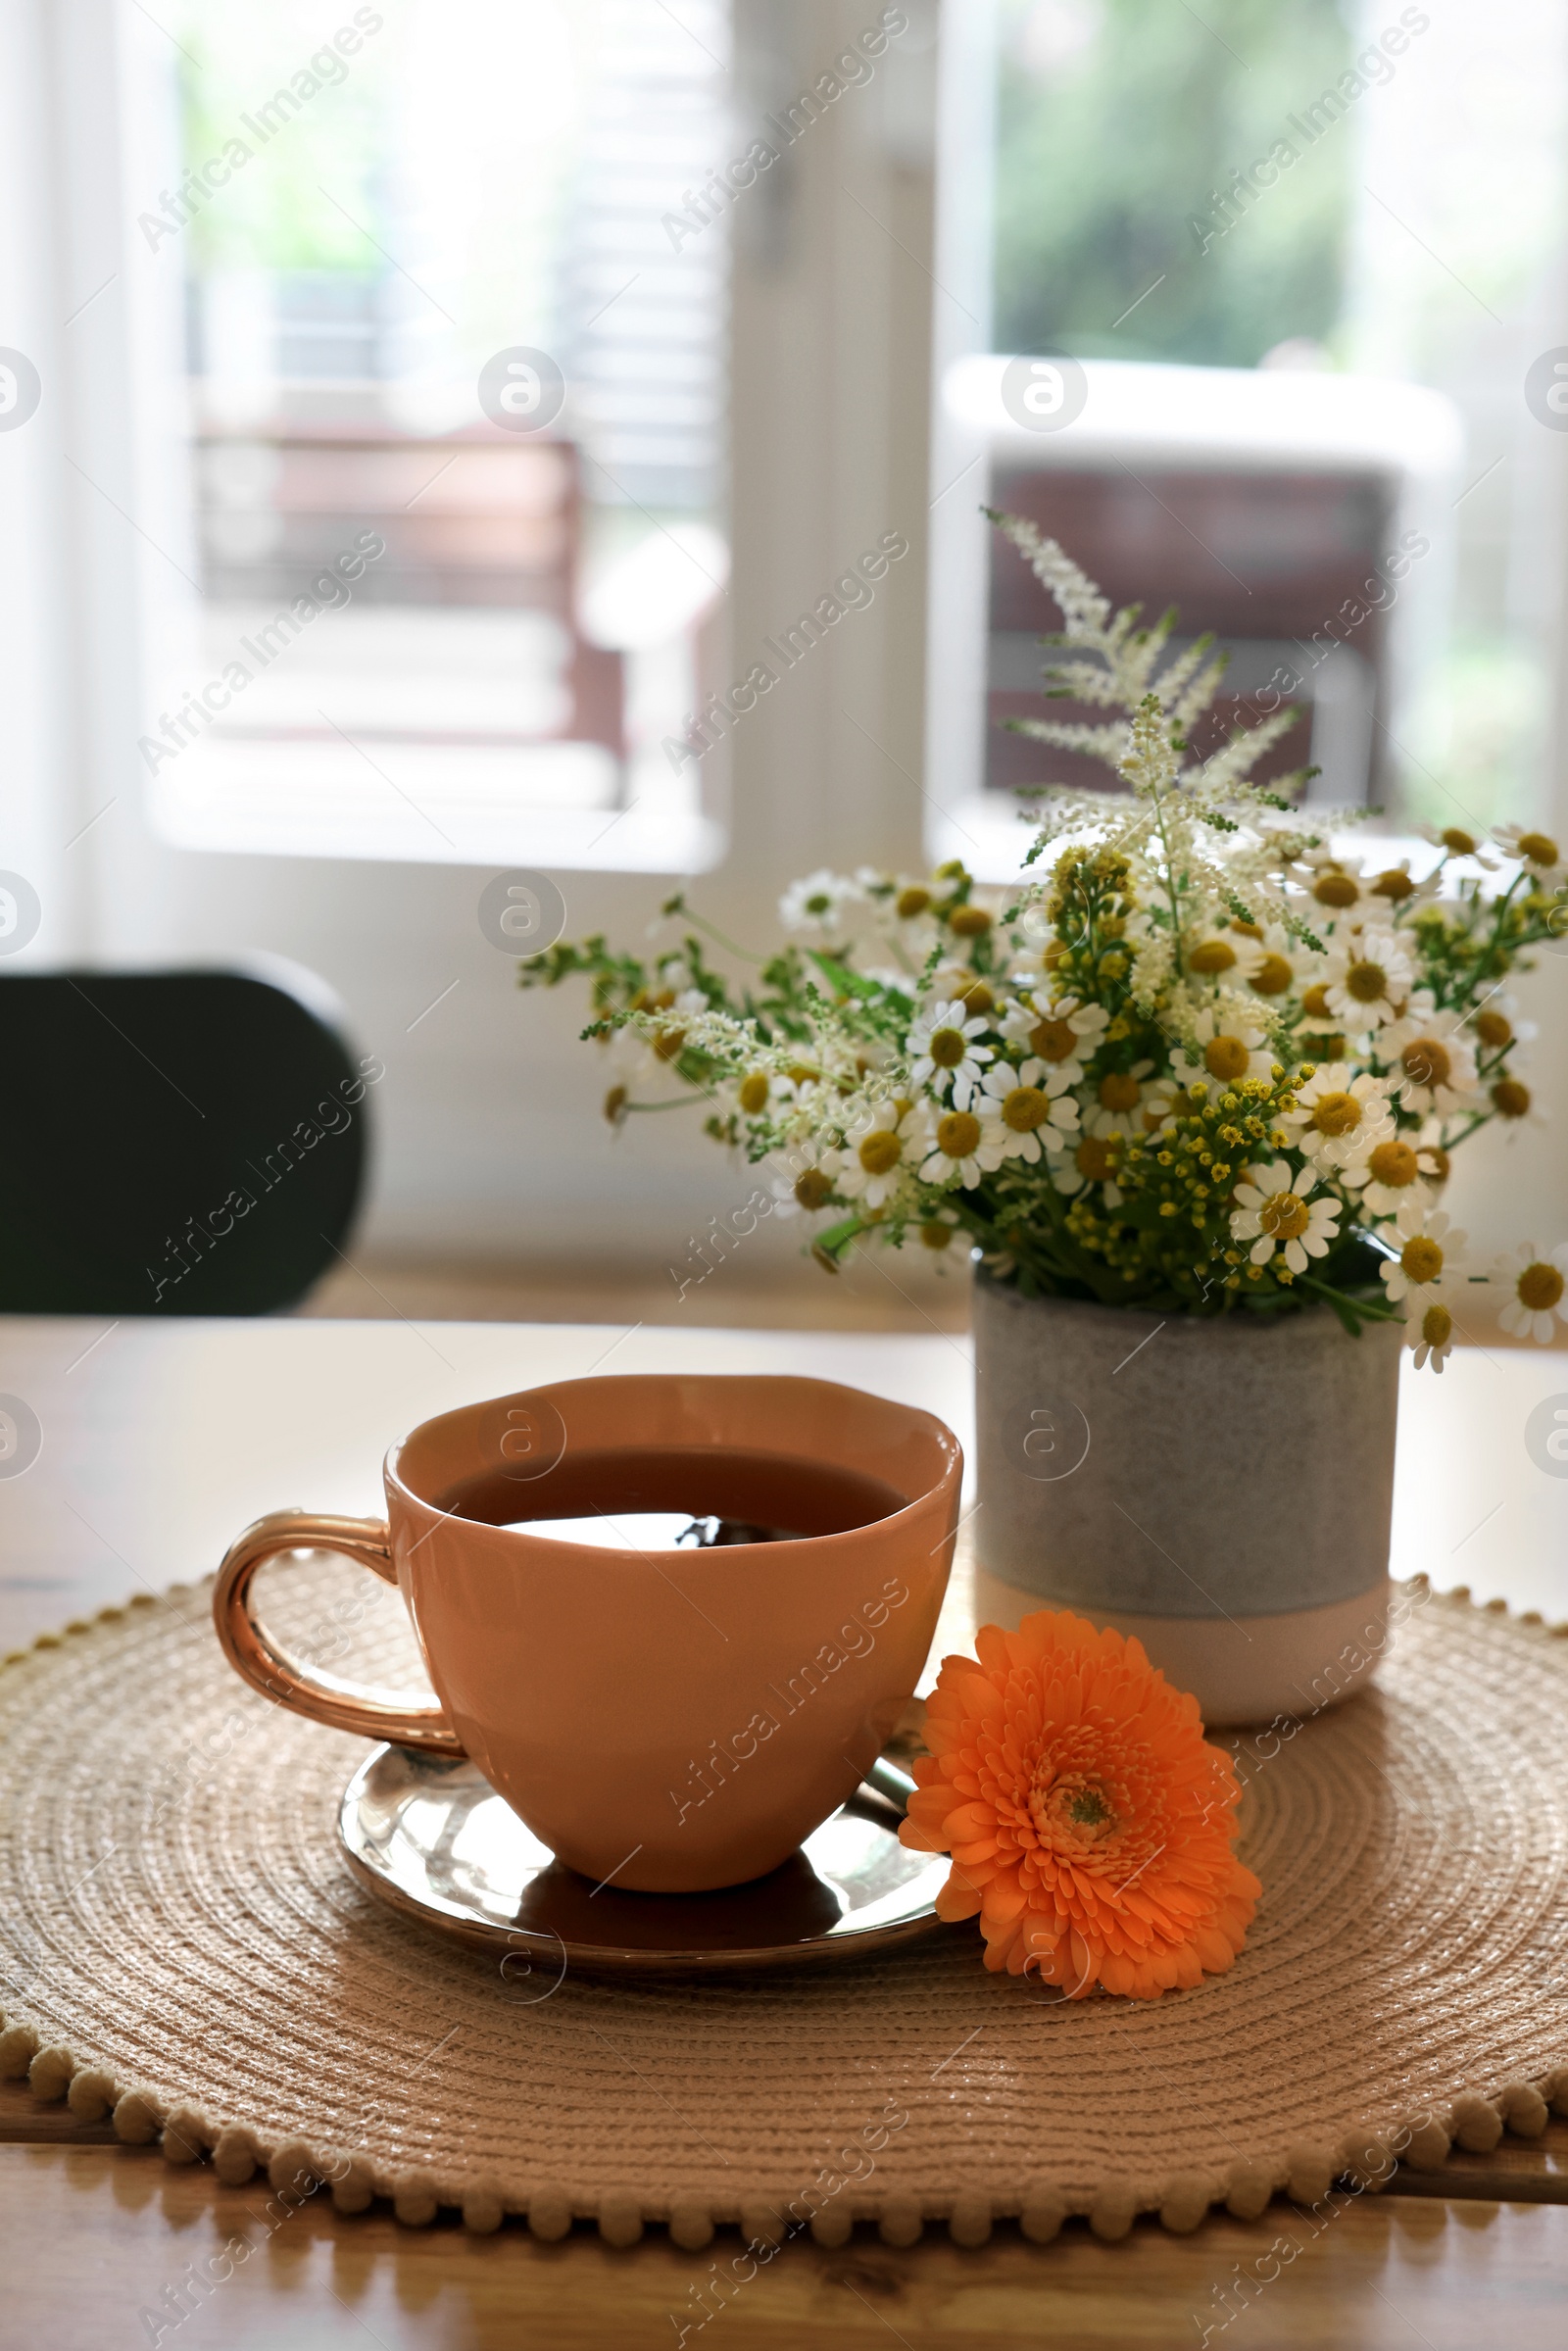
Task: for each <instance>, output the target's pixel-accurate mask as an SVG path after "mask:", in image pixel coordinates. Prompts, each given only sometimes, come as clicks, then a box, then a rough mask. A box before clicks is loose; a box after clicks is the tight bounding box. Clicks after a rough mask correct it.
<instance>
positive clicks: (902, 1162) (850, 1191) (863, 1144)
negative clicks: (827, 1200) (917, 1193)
mask: <svg viewBox="0 0 1568 2351" xmlns="http://www.w3.org/2000/svg"><path fill="white" fill-rule="evenodd" d="M930 1141H931V1131H930V1127H929V1125H928V1123H927V1120H926V1116H925V1112H924V1110H923V1109H922V1108H921V1106H920V1105H919V1104H918V1103H916V1102H906V1101H903V1100H899V1101H897V1102H879V1103H878V1104H877V1106H876V1108H875V1109H874V1110H873V1111H871V1112H870V1113H869V1115H868V1116H867V1117H865V1118H862V1119H861V1120H859V1122H858V1124H857V1125H855V1126H854V1127H852V1128H851V1129H850V1132H849V1134H848V1135H847V1136H846V1137H845V1139H844V1151H843V1162H842V1165H841V1166H840V1168H839V1171H838V1177H837V1186H838V1190H839V1191H840V1192H841V1193H842V1194H843V1196H844V1198H845V1199H846V1200H858V1201H860V1202H861V1204H862V1205H863V1206H865V1207H867V1208H885V1207H886V1206H887V1203H888V1201H889V1200H891V1199H892V1198H893V1195H894V1194H895V1193H896V1192H897V1191H898V1189H899V1186H900V1185H901V1184H902V1183H903V1182H904V1180H905V1178H906V1177H907V1175H908V1174H909V1172H910V1169H911V1168H912V1167H913V1166H914V1164H915V1163H916V1161H917V1160H918V1159H919V1157H920V1154H921V1153H922V1151H925V1150H926V1148H927V1146H928V1145H929V1143H930Z"/></svg>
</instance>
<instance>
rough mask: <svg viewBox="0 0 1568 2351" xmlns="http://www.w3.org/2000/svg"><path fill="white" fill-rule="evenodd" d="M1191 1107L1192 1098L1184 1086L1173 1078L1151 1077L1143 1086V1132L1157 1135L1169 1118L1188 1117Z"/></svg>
mask: <svg viewBox="0 0 1568 2351" xmlns="http://www.w3.org/2000/svg"><path fill="white" fill-rule="evenodd" d="M1192 1108H1193V1098H1192V1096H1191V1095H1190V1094H1189V1093H1188V1092H1187V1089H1186V1088H1185V1086H1180V1085H1178V1084H1177V1082H1176V1080H1175V1079H1174V1078H1151V1079H1150V1081H1149V1084H1148V1085H1147V1086H1146V1087H1145V1088H1144V1106H1143V1112H1142V1119H1143V1129H1144V1133H1145V1134H1146V1135H1157V1134H1158V1133H1159V1131H1160V1129H1161V1127H1163V1126H1166V1125H1168V1124H1169V1122H1170V1120H1171V1119H1173V1118H1187V1117H1190V1116H1191V1114H1192Z"/></svg>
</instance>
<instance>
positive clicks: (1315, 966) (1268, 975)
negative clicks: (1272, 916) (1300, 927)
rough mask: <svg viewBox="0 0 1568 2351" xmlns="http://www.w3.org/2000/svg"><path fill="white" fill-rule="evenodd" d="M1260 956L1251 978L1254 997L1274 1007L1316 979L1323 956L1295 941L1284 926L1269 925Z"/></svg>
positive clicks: (1262, 940)
mask: <svg viewBox="0 0 1568 2351" xmlns="http://www.w3.org/2000/svg"><path fill="white" fill-rule="evenodd" d="M1257 947H1258V951H1259V952H1258V956H1257V960H1256V961H1255V962H1254V963H1253V964H1252V965H1251V967H1250V970H1249V971H1248V974H1247V984H1248V986H1249V988H1250V990H1251V992H1252V994H1253V995H1254V996H1261V997H1262V998H1263V999H1264V1000H1265V1002H1267V1003H1270V1004H1272V1003H1273V1002H1274V1000H1275V999H1276V998H1278V997H1281V996H1290V995H1292V994H1294V993H1295V992H1296V991H1298V990H1299V988H1301V987H1302V986H1303V984H1306V983H1309V982H1310V981H1312V980H1314V979H1316V977H1317V975H1318V970H1319V967H1320V965H1321V963H1322V960H1323V958H1322V956H1321V955H1318V954H1317V953H1316V952H1315V950H1314V949H1312V948H1310V947H1307V946H1306V945H1305V944H1304V943H1303V942H1302V941H1301V940H1299V939H1293V938H1292V937H1291V934H1290V932H1289V931H1288V930H1287V929H1286V927H1285V925H1284V923H1283V922H1271V923H1268V924H1267V925H1266V926H1265V928H1264V930H1263V932H1262V934H1261V936H1260V937H1259V938H1258V940H1257Z"/></svg>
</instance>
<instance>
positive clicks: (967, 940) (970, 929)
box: [942, 890, 1002, 964]
mask: <svg viewBox="0 0 1568 2351" xmlns="http://www.w3.org/2000/svg"><path fill="white" fill-rule="evenodd" d="M1001 905H1002V901H1001V898H1000V896H999V894H998V893H997V892H996V891H995V890H974V891H971V892H970V894H969V896H968V898H966V899H965V900H964V903H963V905H962V906H947V907H945V908H944V909H943V915H942V919H943V921H944V923H945V925H946V927H947V932H948V938H949V948H948V953H949V954H951V955H953V957H954V958H955V960H956V962H958V963H960V964H966V963H971V962H972V961H973V960H974V953H975V950H976V948H977V947H978V946H979V945H980V942H981V940H982V939H989V938H990V937H991V935H992V933H993V932H994V931H995V929H996V927H997V915H998V913H999V912H1000V910H1001Z"/></svg>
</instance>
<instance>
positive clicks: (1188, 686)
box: [992, 514, 1316, 840]
mask: <svg viewBox="0 0 1568 2351" xmlns="http://www.w3.org/2000/svg"><path fill="white" fill-rule="evenodd" d="M992 520H993V521H994V522H995V523H996V524H997V526H998V528H999V529H1000V530H1001V531H1002V532H1003V534H1004V536H1005V538H1007V539H1010V540H1011V542H1012V544H1013V546H1014V547H1016V548H1017V550H1018V552H1019V554H1020V555H1021V556H1022V557H1023V559H1024V561H1025V562H1026V563H1028V565H1029V567H1030V569H1031V570H1032V571H1033V573H1034V575H1035V577H1036V578H1037V579H1038V580H1039V581H1040V583H1041V585H1042V587H1044V588H1046V589H1047V590H1049V592H1050V594H1051V595H1052V596H1053V597H1054V600H1055V602H1056V604H1057V605H1058V606H1059V607H1060V610H1061V614H1062V618H1063V619H1064V620H1065V622H1066V626H1065V628H1063V629H1062V630H1061V631H1060V633H1059V635H1057V636H1056V637H1054V638H1048V639H1047V640H1046V642H1047V643H1048V644H1055V645H1060V646H1062V647H1064V648H1065V649H1066V650H1067V651H1068V653H1069V654H1071V655H1072V656H1074V657H1076V658H1074V659H1070V660H1068V661H1061V662H1059V663H1055V664H1054V665H1053V666H1051V667H1049V668H1048V669H1047V671H1046V678H1047V692H1048V693H1049V694H1051V695H1054V696H1056V697H1058V698H1061V699H1065V700H1070V701H1073V702H1077V703H1087V704H1088V705H1089V706H1090V707H1091V708H1093V709H1097V710H1120V711H1121V712H1122V713H1123V714H1124V716H1125V717H1126V718H1127V719H1128V720H1129V721H1131V719H1132V718H1133V716H1134V713H1135V712H1136V711H1137V710H1139V709H1140V708H1141V706H1143V705H1144V704H1145V703H1146V702H1152V704H1153V707H1154V710H1155V711H1156V713H1157V715H1158V717H1159V718H1160V719H1162V720H1163V721H1164V732H1165V734H1166V737H1167V739H1168V740H1169V741H1170V742H1171V745H1172V748H1173V751H1174V752H1175V754H1176V755H1177V756H1176V757H1175V759H1174V761H1173V764H1172V766H1171V769H1170V781H1172V782H1177V781H1179V782H1180V785H1181V788H1182V791H1183V793H1184V795H1186V794H1189V793H1190V794H1191V795H1192V796H1193V812H1194V814H1195V815H1198V816H1200V817H1208V816H1212V815H1219V816H1223V817H1229V818H1230V820H1231V822H1233V823H1234V822H1235V821H1236V820H1237V818H1238V816H1239V815H1240V814H1241V813H1242V810H1243V808H1245V811H1246V813H1247V814H1248V815H1250V814H1251V813H1252V811H1253V809H1254V808H1256V809H1258V810H1259V811H1261V809H1262V808H1272V807H1276V806H1278V804H1279V802H1280V801H1282V800H1284V799H1285V798H1286V797H1287V796H1288V794H1289V792H1290V789H1291V787H1292V786H1293V785H1294V784H1296V783H1298V782H1299V780H1300V778H1299V777H1298V776H1289V777H1285V778H1283V779H1282V781H1281V783H1280V785H1279V786H1278V787H1277V788H1274V789H1271V790H1270V791H1269V793H1268V794H1267V796H1266V798H1265V797H1264V796H1263V795H1262V794H1261V793H1260V792H1259V791H1258V789H1257V788H1256V787H1254V786H1250V785H1249V784H1248V783H1247V778H1248V777H1249V776H1250V773H1251V770H1252V768H1253V767H1254V766H1255V765H1256V763H1257V761H1258V759H1260V758H1261V757H1262V755H1263V753H1264V752H1265V751H1267V750H1268V749H1269V748H1270V747H1271V745H1273V744H1275V743H1277V742H1278V741H1279V739H1280V737H1281V736H1282V735H1284V734H1287V733H1288V732H1289V731H1290V728H1291V727H1292V725H1293V724H1294V723H1295V720H1296V717H1297V712H1296V710H1294V709H1286V710H1278V711H1276V712H1275V713H1274V714H1273V715H1272V716H1271V717H1268V718H1265V719H1264V720H1263V721H1262V722H1261V724H1260V725H1257V726H1254V727H1251V728H1244V729H1242V730H1241V731H1239V732H1238V733H1237V734H1235V735H1234V736H1233V737H1232V738H1231V740H1230V741H1229V742H1228V743H1225V744H1224V745H1222V746H1221V748H1220V749H1219V750H1218V751H1216V752H1213V753H1211V754H1210V756H1209V757H1208V759H1203V760H1195V761H1194V762H1193V764H1192V765H1191V766H1190V767H1183V765H1182V758H1183V756H1185V753H1186V748H1187V738H1188V736H1189V735H1190V734H1191V732H1192V729H1193V728H1194V726H1195V725H1196V724H1197V722H1198V720H1199V719H1200V718H1201V716H1202V714H1203V712H1204V711H1205V710H1207V709H1208V706H1209V704H1210V703H1211V702H1212V700H1213V698H1214V694H1215V692H1216V690H1217V688H1218V687H1219V684H1220V682H1221V680H1222V678H1223V677H1224V674H1225V664H1226V660H1227V657H1226V655H1225V654H1223V653H1216V652H1215V651H1214V640H1213V637H1212V636H1211V635H1210V636H1202V637H1200V638H1198V639H1197V640H1196V642H1195V643H1193V644H1192V645H1189V646H1188V647H1187V649H1186V651H1185V652H1184V653H1180V654H1178V655H1177V657H1176V659H1175V660H1174V661H1167V662H1165V664H1164V666H1163V668H1161V666H1160V663H1161V661H1162V659H1163V656H1164V652H1165V648H1166V645H1167V644H1168V643H1169V640H1170V634H1171V630H1172V629H1173V627H1174V626H1175V622H1176V614H1175V612H1166V613H1164V614H1163V615H1162V617H1161V618H1160V619H1158V620H1157V621H1155V622H1153V624H1152V626H1150V627H1147V628H1146V627H1142V626H1140V614H1141V612H1142V607H1141V606H1139V605H1127V606H1124V607H1123V609H1122V610H1121V611H1120V612H1116V613H1114V614H1113V613H1112V612H1111V610H1110V605H1109V601H1108V599H1107V598H1105V597H1103V595H1102V594H1101V592H1100V590H1099V589H1098V588H1097V587H1096V585H1095V583H1094V581H1093V580H1092V579H1090V578H1089V577H1088V575H1087V574H1086V573H1085V572H1083V571H1081V570H1080V569H1079V567H1078V565H1077V564H1076V563H1074V562H1073V561H1072V559H1071V557H1070V556H1068V555H1066V554H1064V553H1063V551H1062V549H1061V548H1060V547H1058V546H1057V544H1056V542H1055V540H1054V539H1047V538H1044V537H1042V535H1041V533H1040V530H1039V528H1038V527H1037V525H1036V524H1035V523H1033V522H1030V521H1028V520H1027V519H1025V518H1024V517H1022V516H1020V515H1016V514H993V515H992ZM1012 731H1013V732H1014V733H1017V734H1023V735H1028V736H1030V737H1032V738H1033V740H1034V741H1036V742H1039V743H1049V744H1051V745H1052V746H1053V747H1054V749H1055V750H1057V751H1075V752H1081V753H1085V754H1087V755H1088V757H1089V758H1091V759H1101V760H1103V762H1104V764H1105V765H1106V766H1108V767H1113V768H1115V769H1116V770H1117V771H1118V772H1119V773H1121V774H1122V775H1123V776H1124V778H1126V780H1128V781H1131V780H1132V779H1131V777H1130V776H1129V775H1128V772H1127V768H1126V766H1125V764H1124V759H1125V756H1126V753H1127V745H1128V738H1127V735H1126V733H1125V731H1124V730H1123V728H1121V727H1118V726H1112V725H1106V726H1088V725H1084V724H1083V723H1081V722H1075V721H1071V720H1063V719H1054V718H1023V719H1016V720H1014V721H1013V722H1012ZM1086 797H1087V796H1085V795H1082V794H1075V795H1074V801H1075V804H1077V807H1078V808H1079V809H1080V810H1081V809H1082V804H1083V802H1084V800H1085V798H1086ZM1238 803H1241V804H1242V808H1238V805H1237V804H1238ZM1057 813H1058V814H1059V813H1060V811H1057ZM1097 815H1098V818H1099V821H1101V822H1102V823H1103V822H1104V821H1105V818H1106V811H1105V810H1104V809H1103V808H1102V809H1099V810H1098V811H1097ZM1079 821H1081V816H1080V819H1079ZM1066 829H1069V828H1068V827H1067V826H1066V825H1063V824H1062V823H1060V822H1054V823H1053V824H1052V827H1051V831H1052V834H1053V836H1055V835H1056V834H1058V833H1060V832H1062V831H1064V830H1066ZM1071 829H1077V825H1076V823H1074V824H1073V826H1072V828H1071ZM1222 829H1226V830H1228V829H1229V826H1228V825H1227V826H1225V827H1223V828H1222ZM1303 837H1304V838H1305V839H1307V840H1312V839H1315V838H1316V836H1315V835H1314V834H1311V833H1307V834H1305V835H1304V836H1303Z"/></svg>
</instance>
